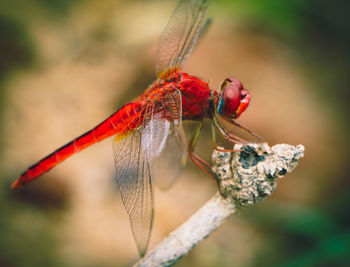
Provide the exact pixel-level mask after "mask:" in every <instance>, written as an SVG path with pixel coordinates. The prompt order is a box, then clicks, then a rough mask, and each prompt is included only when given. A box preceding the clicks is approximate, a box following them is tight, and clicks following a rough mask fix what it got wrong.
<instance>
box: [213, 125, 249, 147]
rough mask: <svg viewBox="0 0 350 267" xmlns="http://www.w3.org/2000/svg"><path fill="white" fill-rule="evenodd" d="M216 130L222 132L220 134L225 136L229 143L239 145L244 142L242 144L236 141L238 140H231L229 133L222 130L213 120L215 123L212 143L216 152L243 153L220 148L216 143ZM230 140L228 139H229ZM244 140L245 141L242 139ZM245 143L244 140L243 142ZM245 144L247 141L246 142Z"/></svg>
mask: <svg viewBox="0 0 350 267" xmlns="http://www.w3.org/2000/svg"><path fill="white" fill-rule="evenodd" d="M216 128H218V130H219V131H220V133H221V134H222V135H223V136H224V138H225V139H226V140H228V141H230V142H231V143H238V144H242V143H243V142H240V141H239V140H236V139H237V138H238V137H237V138H235V139H234V138H232V139H231V138H230V137H229V135H230V134H229V133H226V132H225V130H224V129H222V127H221V126H220V125H219V124H218V122H217V121H216V120H215V118H214V120H213V123H212V124H211V132H212V142H213V147H214V149H215V150H217V151H220V152H241V151H242V150H241V149H225V148H222V147H219V145H218V143H217V142H216V131H215V130H216ZM226 137H227V138H228V139H227V138H226ZM241 140H243V139H241ZM243 141H244V140H243ZM244 142H245V141H244Z"/></svg>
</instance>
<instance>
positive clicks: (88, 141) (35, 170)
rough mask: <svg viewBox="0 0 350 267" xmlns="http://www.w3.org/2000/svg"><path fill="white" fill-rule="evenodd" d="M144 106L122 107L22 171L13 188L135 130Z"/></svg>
mask: <svg viewBox="0 0 350 267" xmlns="http://www.w3.org/2000/svg"><path fill="white" fill-rule="evenodd" d="M141 111H142V106H141V104H140V103H139V102H135V103H129V104H126V105H125V106H123V107H122V108H120V109H119V110H118V111H116V112H115V113H114V114H112V115H111V116H110V117H108V118H107V119H106V120H105V121H103V122H102V123H100V124H99V125H97V126H96V127H95V128H93V129H92V130H90V131H88V132H86V133H85V134H83V135H81V136H79V137H78V138H76V139H74V140H73V141H71V142H69V143H68V144H66V145H64V146H62V147H60V148H59V149H57V150H56V151H54V152H53V153H51V154H50V155H48V156H46V157H45V158H43V159H42V160H40V161H39V162H37V163H36V164H34V165H33V166H31V167H30V168H28V170H27V171H25V172H24V173H22V175H21V176H20V178H18V179H17V180H16V181H15V182H14V183H13V185H12V187H13V188H15V187H18V186H20V185H23V184H27V183H29V182H31V181H33V180H35V179H36V178H38V177H39V176H41V175H42V174H44V173H45V172H47V171H49V170H50V169H52V168H53V167H55V166H56V165H57V164H59V163H61V162H62V161H64V160H65V159H66V158H68V157H70V156H72V155H74V154H75V153H77V152H79V151H81V150H83V149H85V148H87V147H89V146H91V145H93V144H95V143H97V142H99V141H102V140H104V139H105V138H107V137H110V136H112V135H115V134H122V133H123V132H125V131H130V130H133V129H135V128H137V127H139V126H140V125H141V123H142V116H141V113H142V112H141Z"/></svg>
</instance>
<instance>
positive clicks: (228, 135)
mask: <svg viewBox="0 0 350 267" xmlns="http://www.w3.org/2000/svg"><path fill="white" fill-rule="evenodd" d="M213 124H214V126H215V127H216V128H217V129H218V130H219V132H220V134H221V135H222V136H223V137H224V138H225V139H226V140H227V141H229V142H231V143H234V144H242V145H246V144H248V142H247V141H246V140H244V139H243V138H240V137H238V136H236V135H234V134H231V133H227V132H226V131H225V130H224V129H223V128H222V127H221V125H220V124H219V123H218V122H217V120H216V118H215V117H214V119H213Z"/></svg>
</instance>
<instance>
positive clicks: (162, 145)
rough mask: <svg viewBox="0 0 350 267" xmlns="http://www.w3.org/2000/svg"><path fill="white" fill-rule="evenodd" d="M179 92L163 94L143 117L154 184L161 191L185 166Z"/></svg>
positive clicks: (143, 133) (172, 181) (144, 133)
mask: <svg viewBox="0 0 350 267" xmlns="http://www.w3.org/2000/svg"><path fill="white" fill-rule="evenodd" d="M181 107H182V103H181V93H180V92H179V91H177V90H176V91H175V92H173V93H166V94H165V95H164V96H162V98H161V99H160V100H159V99H158V100H157V101H154V102H153V103H152V105H151V106H150V108H149V111H148V112H147V113H146V114H145V117H144V125H145V128H144V130H143V131H142V135H143V136H145V138H144V139H145V140H148V141H149V142H150V144H149V146H147V147H148V148H149V149H150V150H149V152H148V154H149V155H151V157H150V161H149V163H150V169H151V174H152V178H153V181H154V182H155V183H156V184H157V186H159V187H160V188H161V189H166V188H168V187H169V186H170V185H171V184H173V183H174V181H175V180H176V178H177V177H178V176H179V175H180V173H181V171H182V170H183V168H184V166H185V164H186V157H187V153H186V143H187V142H186V137H185V134H184V130H183V128H182V109H181Z"/></svg>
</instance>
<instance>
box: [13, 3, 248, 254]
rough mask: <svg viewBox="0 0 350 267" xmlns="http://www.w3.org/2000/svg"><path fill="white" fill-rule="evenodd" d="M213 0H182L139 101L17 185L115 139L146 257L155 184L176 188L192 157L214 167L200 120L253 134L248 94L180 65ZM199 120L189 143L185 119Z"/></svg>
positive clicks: (230, 81)
mask: <svg viewBox="0 0 350 267" xmlns="http://www.w3.org/2000/svg"><path fill="white" fill-rule="evenodd" d="M207 8H208V1H207V0H180V1H179V3H178V5H177V7H176V8H175V10H174V12H173V14H172V15H171V17H170V19H169V22H168V24H167V26H166V28H165V30H164V32H163V34H162V36H161V38H160V41H159V45H158V49H157V58H156V74H157V79H156V80H155V81H154V82H153V83H152V84H151V85H150V86H149V87H148V88H147V89H146V90H145V92H144V93H143V94H142V95H141V96H139V97H138V98H137V99H135V100H134V101H132V102H130V103H128V104H126V105H124V106H123V107H121V108H120V109H118V110H117V111H116V112H115V113H113V114H112V115H111V116H109V117H108V118H107V119H106V120H104V121H103V122H102V123H100V124H98V125H97V126H96V127H94V128H93V129H91V130H90V131H88V132H86V133H84V134H83V135H81V136H79V137H78V138H76V139H74V140H73V141H71V142H69V143H67V144H66V145H64V146H62V147H60V148H58V149H57V150H55V151H54V152H53V153H51V154H49V155H48V156H46V157H45V158H43V159H41V160H40V161H38V162H37V163H35V164H34V165H32V166H31V167H29V168H28V169H27V170H26V171H25V172H24V173H22V174H21V176H20V177H19V178H18V179H17V180H15V182H14V183H13V184H12V188H17V187H19V186H22V185H25V184H28V183H30V182H32V181H33V180H35V179H37V178H38V177H39V176H41V175H43V174H44V173H46V172H47V171H49V170H51V169H52V168H53V167H55V166H56V165H58V164H59V163H61V162H62V161H64V160H65V159H67V158H68V157H70V156H72V155H73V154H76V153H77V152H80V151H82V150H83V149H85V148H87V147H89V146H91V145H93V144H95V143H98V142H100V141H102V140H104V139H106V138H108V137H111V136H115V137H114V139H113V154H114V162H115V168H116V176H115V177H116V178H115V181H116V184H117V187H118V188H119V191H120V193H121V196H122V200H123V203H124V206H125V209H126V211H127V213H128V215H129V219H130V223H131V229H132V232H133V236H134V239H135V241H136V244H137V247H138V250H139V253H140V255H141V257H142V256H144V255H145V253H146V250H147V247H148V243H149V240H150V236H151V230H152V225H153V221H154V206H153V202H154V184H155V185H157V186H159V187H160V188H167V187H168V186H170V185H171V184H172V183H173V182H174V181H175V180H176V178H177V177H178V176H179V175H180V173H181V171H182V170H183V168H184V166H185V164H186V160H187V158H190V159H191V160H192V161H193V162H194V163H195V164H196V165H197V166H198V167H200V168H201V169H202V170H203V171H204V172H206V173H207V174H209V175H211V176H214V175H213V173H211V168H210V167H211V166H210V164H208V163H207V162H205V161H204V160H203V159H202V158H201V157H199V156H198V155H197V154H196V153H195V147H196V144H197V141H198V138H199V135H200V131H201V127H202V122H203V120H205V119H209V120H211V122H212V123H211V125H212V130H213V131H212V132H213V144H214V145H216V138H215V132H216V131H217V132H219V133H220V134H221V135H222V136H223V137H224V138H225V139H227V140H228V141H230V142H234V143H237V142H241V141H242V140H241V139H240V138H239V137H237V136H235V135H233V134H231V133H229V131H228V130H227V129H226V128H224V127H223V126H222V123H220V122H219V120H218V118H222V119H224V120H226V121H228V122H230V123H231V124H232V125H236V126H239V127H241V128H242V129H244V130H246V131H248V132H249V133H251V134H253V135H254V133H252V132H251V131H250V130H249V129H247V128H245V127H243V126H242V125H239V124H238V123H237V122H236V121H235V120H236V119H237V118H238V117H239V116H240V115H241V114H242V113H243V112H244V111H245V109H246V108H247V106H248V104H249V102H250V98H251V97H250V94H249V92H248V91H247V90H246V89H244V87H243V85H242V83H241V82H240V81H238V80H237V79H235V78H227V79H225V80H224V82H223V83H222V86H221V89H220V91H215V90H212V89H210V87H209V84H208V83H207V82H205V81H203V80H201V79H199V78H197V77H195V76H192V75H190V74H187V73H185V72H182V67H183V65H184V63H185V62H186V61H187V59H188V58H189V56H190V55H191V53H192V51H193V50H194V48H195V47H196V45H197V44H198V41H199V40H200V39H201V38H202V37H203V35H204V33H205V32H206V31H207V30H208V28H209V25H210V24H211V19H210V18H208V17H207V15H206V13H207ZM184 120H190V121H197V122H198V126H197V128H196V129H195V130H194V133H193V136H192V138H191V139H190V141H189V142H187V140H186V136H185V133H184V129H183V121H184Z"/></svg>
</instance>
